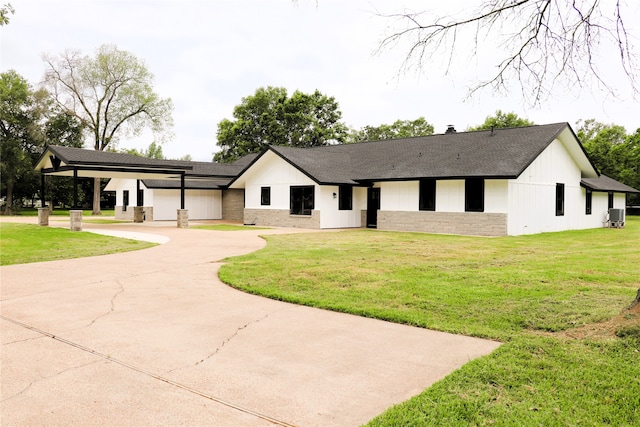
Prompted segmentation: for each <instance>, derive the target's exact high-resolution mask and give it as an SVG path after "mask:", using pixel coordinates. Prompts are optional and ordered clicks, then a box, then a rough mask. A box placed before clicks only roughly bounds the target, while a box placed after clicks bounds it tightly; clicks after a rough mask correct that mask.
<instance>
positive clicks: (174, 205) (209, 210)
mask: <svg viewBox="0 0 640 427" xmlns="http://www.w3.org/2000/svg"><path fill="white" fill-rule="evenodd" d="M136 189H137V186H136V180H135V179H120V178H114V179H112V180H111V181H109V184H108V185H107V187H106V188H105V190H106V191H115V193H116V206H122V205H123V203H124V196H123V193H124V191H125V190H127V191H129V205H128V207H129V208H130V207H132V206H136V205H137V203H138V192H137V191H136ZM140 189H141V190H143V191H144V196H143V197H144V205H145V206H153V220H154V221H175V220H176V218H177V215H178V214H177V212H178V209H180V190H176V189H149V188H147V187H146V186H145V185H144V183H142V182H140ZM184 202H185V203H184V204H185V209H187V210H188V211H189V219H194V220H197V219H222V192H221V191H220V190H185V200H184Z"/></svg>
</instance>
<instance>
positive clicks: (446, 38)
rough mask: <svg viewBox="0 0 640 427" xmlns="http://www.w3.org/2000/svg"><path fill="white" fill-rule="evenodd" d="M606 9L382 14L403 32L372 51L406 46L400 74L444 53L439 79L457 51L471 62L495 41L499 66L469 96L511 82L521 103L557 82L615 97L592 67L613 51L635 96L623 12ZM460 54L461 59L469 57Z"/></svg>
mask: <svg viewBox="0 0 640 427" xmlns="http://www.w3.org/2000/svg"><path fill="white" fill-rule="evenodd" d="M604 3H605V2H603V1H602V0H555V1H554V0H515V1H514V0H484V1H483V2H482V4H481V8H480V9H478V10H477V11H475V12H474V13H472V14H470V15H468V16H466V17H462V18H451V17H433V16H432V15H431V16H429V15H427V14H425V13H424V12H421V13H407V12H405V13H401V14H391V15H381V16H384V17H386V18H392V19H395V20H397V21H398V22H399V23H400V24H401V25H403V26H404V28H401V29H399V30H396V31H395V32H394V33H392V34H391V35H388V36H386V37H385V38H384V39H383V40H382V41H381V42H380V45H379V48H378V51H377V52H378V53H379V52H381V51H383V50H384V49H389V48H392V47H394V48H395V47H396V46H397V45H398V44H400V43H401V42H402V43H404V42H407V41H408V42H409V43H410V47H409V48H408V50H407V54H406V55H405V58H404V60H403V63H402V65H401V70H408V69H410V68H412V67H418V68H419V69H420V70H424V66H425V65H426V64H427V63H429V64H431V63H432V62H433V60H434V59H435V58H438V57H442V55H441V54H442V53H443V52H444V53H446V55H447V56H446V58H447V60H446V63H445V70H444V72H445V74H448V73H449V72H450V69H451V67H453V66H454V65H455V64H454V59H455V58H457V57H459V56H460V55H459V53H460V49H462V48H464V49H469V48H468V46H472V47H471V48H470V50H471V52H470V53H471V56H472V57H473V56H477V55H479V53H480V52H483V51H484V50H483V49H482V48H484V47H485V45H486V42H487V40H488V39H489V40H497V43H498V45H497V46H496V48H497V50H498V52H499V53H502V54H503V56H502V58H501V59H499V60H498V61H497V65H496V68H497V71H496V72H495V73H494V74H493V75H492V76H490V77H489V78H488V79H486V80H479V81H478V82H477V83H476V84H475V85H474V86H472V87H471V88H470V90H469V94H468V96H473V95H474V94H475V93H476V92H478V91H479V90H481V89H484V88H488V87H490V88H492V89H493V90H495V91H507V89H508V84H510V83H511V82H512V81H517V82H518V83H519V85H520V88H521V91H522V93H523V94H524V95H525V99H529V100H530V101H531V102H532V103H533V104H537V103H539V102H541V101H542V100H544V99H545V98H546V97H548V96H549V95H550V94H551V92H552V90H553V88H554V87H555V86H556V85H557V84H559V83H560V82H565V83H566V84H567V85H568V86H570V87H572V86H577V87H580V88H584V87H588V88H589V89H591V88H592V87H591V85H589V83H590V82H592V81H595V82H596V83H597V85H598V86H600V87H601V88H604V89H605V90H606V91H608V92H609V93H610V94H612V95H614V96H615V95H616V94H615V89H614V87H613V86H612V85H611V83H612V81H615V80H612V78H610V77H609V76H607V75H606V74H605V73H603V71H602V70H601V69H600V68H599V67H598V64H599V63H598V61H599V60H600V58H601V55H600V52H601V51H602V50H603V49H608V48H609V49H610V46H615V49H617V50H618V52H619V61H620V63H619V66H620V67H621V69H622V71H623V72H624V74H625V75H626V76H627V79H628V83H629V85H630V88H631V92H632V93H633V95H634V96H635V95H638V93H639V88H638V84H637V73H638V67H637V66H636V58H635V55H634V46H633V45H632V43H631V37H630V34H629V33H628V31H627V28H626V27H625V23H624V20H623V18H622V16H623V6H621V3H620V0H616V1H614V2H613V6H612V8H611V9H606V10H605V8H606V6H605V5H604ZM611 17H613V18H611ZM424 22H426V23H424ZM469 30H473V32H471V33H470V32H469ZM469 41H470V42H469ZM485 50H486V49H485ZM464 53H465V57H467V55H466V53H467V52H464ZM607 65H608V64H607ZM616 83H619V82H617V81H616ZM587 85H589V86H587Z"/></svg>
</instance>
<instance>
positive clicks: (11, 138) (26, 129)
mask: <svg viewBox="0 0 640 427" xmlns="http://www.w3.org/2000/svg"><path fill="white" fill-rule="evenodd" d="M45 96H46V92H43V91H38V92H34V91H33V90H32V89H31V87H30V86H29V84H28V83H27V81H26V80H25V79H24V78H23V77H22V76H20V75H19V74H18V73H16V72H15V71H14V70H9V71H7V72H4V73H2V74H0V160H1V161H0V172H1V175H2V193H3V194H4V195H5V197H6V203H5V211H4V213H5V214H7V215H11V214H12V213H13V207H14V198H15V196H20V198H21V197H22V196H25V195H27V196H33V185H34V180H35V174H34V172H33V162H34V160H35V159H36V158H37V155H38V153H39V152H40V147H41V146H42V143H43V140H42V132H40V130H39V127H38V126H39V123H40V120H41V117H42V116H43V112H44V109H43V100H44V99H45ZM29 192H31V194H29ZM25 193H26V194H25Z"/></svg>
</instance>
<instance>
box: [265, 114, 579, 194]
mask: <svg viewBox="0 0 640 427" xmlns="http://www.w3.org/2000/svg"><path fill="white" fill-rule="evenodd" d="M567 127H568V124H567V123H554V124H550V125H541V126H527V127H519V128H507V129H496V130H494V131H490V130H487V131H475V132H459V133H451V134H441V135H430V136H422V137H415V138H404V139H395V140H388V141H372V142H362V143H357V144H343V145H332V146H324V147H314V148H291V147H279V146H272V147H270V150H272V151H273V152H275V153H277V154H278V155H279V156H281V157H282V158H283V159H285V160H286V161H288V162H289V163H291V164H293V165H294V166H296V167H298V168H299V169H300V170H301V171H303V172H304V173H306V174H307V175H308V176H309V177H310V178H312V179H313V180H315V181H316V182H318V183H320V184H354V183H357V182H366V181H389V180H406V179H418V178H439V179H454V178H468V177H483V178H516V177H518V176H519V175H520V174H521V173H522V172H523V171H524V170H525V169H526V168H527V166H529V165H530V164H531V162H533V161H534V160H535V159H536V157H538V155H539V154H540V153H541V152H542V151H543V150H544V149H545V148H546V147H547V146H548V145H549V144H550V143H551V142H552V141H553V140H554V139H555V138H556V137H557V136H558V135H559V134H560V133H561V132H562V131H563V130H564V129H565V128H567Z"/></svg>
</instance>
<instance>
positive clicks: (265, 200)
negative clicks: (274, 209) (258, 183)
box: [260, 187, 271, 206]
mask: <svg viewBox="0 0 640 427" xmlns="http://www.w3.org/2000/svg"><path fill="white" fill-rule="evenodd" d="M260 206H271V187H260Z"/></svg>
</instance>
